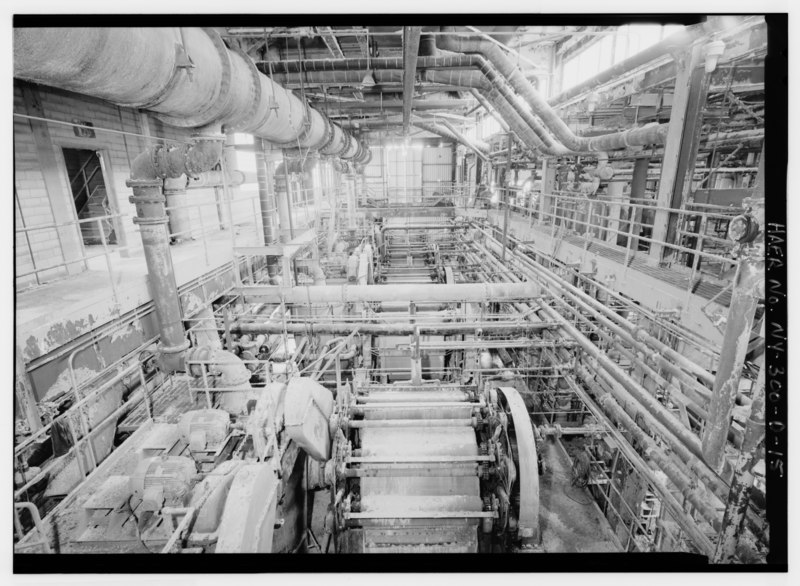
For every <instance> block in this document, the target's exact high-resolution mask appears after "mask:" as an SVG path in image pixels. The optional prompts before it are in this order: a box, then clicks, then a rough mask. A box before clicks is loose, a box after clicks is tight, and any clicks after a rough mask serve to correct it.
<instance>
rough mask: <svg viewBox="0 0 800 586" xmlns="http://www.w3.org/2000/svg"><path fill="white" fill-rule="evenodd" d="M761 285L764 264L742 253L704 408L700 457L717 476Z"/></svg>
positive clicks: (762, 282)
mask: <svg viewBox="0 0 800 586" xmlns="http://www.w3.org/2000/svg"><path fill="white" fill-rule="evenodd" d="M763 286H764V261H763V260H759V259H757V258H752V257H751V256H750V255H747V254H745V256H743V257H742V258H741V260H740V265H739V276H738V279H737V281H736V283H734V287H733V293H732V294H731V304H730V307H729V309H728V322H727V325H726V327H725V336H724V337H723V339H722V347H721V348H720V353H719V365H718V366H717V374H716V376H715V377H714V388H713V390H712V394H711V401H710V403H709V405H708V414H709V420H708V421H707V422H706V427H705V430H704V431H703V457H704V458H705V460H706V462H707V463H708V465H709V466H710V467H711V468H712V469H713V470H715V471H716V472H718V473H719V472H722V470H723V468H724V465H725V445H726V444H727V441H728V430H729V428H730V425H731V414H732V412H733V407H734V405H735V403H736V395H737V394H738V391H739V379H740V378H741V376H742V368H743V367H744V361H745V356H746V355H747V344H748V342H749V341H750V332H751V330H752V327H753V319H754V317H755V311H756V306H757V305H758V301H759V299H760V297H761V294H760V293H761V292H762V290H763Z"/></svg>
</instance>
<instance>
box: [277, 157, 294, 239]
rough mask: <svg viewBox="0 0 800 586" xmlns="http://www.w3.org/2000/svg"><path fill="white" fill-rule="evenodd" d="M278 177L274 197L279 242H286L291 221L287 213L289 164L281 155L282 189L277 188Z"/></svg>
mask: <svg viewBox="0 0 800 586" xmlns="http://www.w3.org/2000/svg"><path fill="white" fill-rule="evenodd" d="M278 181H279V177H277V176H276V177H275V198H276V200H277V202H276V203H277V205H278V216H279V217H280V223H281V226H280V241H281V244H286V243H287V242H289V240H290V239H291V237H290V233H291V228H290V225H291V221H290V218H289V215H290V214H291V208H290V206H289V165H288V164H287V161H286V156H285V155H284V157H283V181H284V185H283V189H278Z"/></svg>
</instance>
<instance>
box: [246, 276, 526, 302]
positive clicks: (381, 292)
mask: <svg viewBox="0 0 800 586" xmlns="http://www.w3.org/2000/svg"><path fill="white" fill-rule="evenodd" d="M235 291H236V293H238V294H239V295H241V296H242V297H243V299H244V302H245V303H289V304H293V305H297V304H308V303H364V302H370V301H405V302H411V301H414V302H418V301H433V302H451V303H457V302H469V303H481V302H487V301H492V302H497V301H507V300H511V299H522V300H531V299H535V298H538V296H539V295H540V294H541V288H540V287H539V285H538V284H536V283H533V282H530V281H528V282H524V283H459V284H455V285H439V284H425V285H417V284H407V283H406V284H399V285H392V286H386V285H324V286H314V285H312V286H308V287H279V286H257V285H247V286H242V287H237V288H236V290H235Z"/></svg>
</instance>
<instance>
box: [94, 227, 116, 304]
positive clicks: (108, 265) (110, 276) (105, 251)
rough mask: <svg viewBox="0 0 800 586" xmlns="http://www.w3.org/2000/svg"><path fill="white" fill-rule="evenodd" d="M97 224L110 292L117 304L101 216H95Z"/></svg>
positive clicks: (112, 272) (112, 270)
mask: <svg viewBox="0 0 800 586" xmlns="http://www.w3.org/2000/svg"><path fill="white" fill-rule="evenodd" d="M96 221H97V226H98V228H99V229H100V240H101V241H102V243H103V254H104V255H105V257H106V268H107V269H108V280H109V281H110V282H111V292H112V294H113V295H114V303H115V304H116V305H119V296H118V295H117V285H116V283H115V282H114V268H113V265H112V263H111V257H110V256H109V252H108V240H107V239H106V231H105V230H103V220H102V218H96Z"/></svg>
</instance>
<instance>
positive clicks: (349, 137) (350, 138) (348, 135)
mask: <svg viewBox="0 0 800 586" xmlns="http://www.w3.org/2000/svg"><path fill="white" fill-rule="evenodd" d="M342 132H343V133H344V137H345V139H347V140H346V141H345V146H344V148H343V149H342V150H340V151H339V152H338V153H333V154H334V155H335V156H337V157H340V158H342V159H344V157H343V156H342V155H344V154H345V153H346V152H347V151H349V150H350V145H351V144H352V142H353V141H354V140H355V137H354V136H353V135H352V134H351V133H350V132H347V131H345V130H344V129H342ZM349 158H352V157H349Z"/></svg>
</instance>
